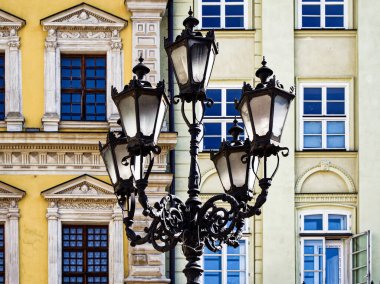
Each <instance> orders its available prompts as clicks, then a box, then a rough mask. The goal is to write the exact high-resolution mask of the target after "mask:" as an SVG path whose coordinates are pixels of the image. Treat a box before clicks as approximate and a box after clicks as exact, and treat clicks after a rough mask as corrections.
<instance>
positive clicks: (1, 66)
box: [0, 54, 5, 120]
mask: <svg viewBox="0 0 380 284" xmlns="http://www.w3.org/2000/svg"><path fill="white" fill-rule="evenodd" d="M4 118H5V58H4V54H0V120H4Z"/></svg>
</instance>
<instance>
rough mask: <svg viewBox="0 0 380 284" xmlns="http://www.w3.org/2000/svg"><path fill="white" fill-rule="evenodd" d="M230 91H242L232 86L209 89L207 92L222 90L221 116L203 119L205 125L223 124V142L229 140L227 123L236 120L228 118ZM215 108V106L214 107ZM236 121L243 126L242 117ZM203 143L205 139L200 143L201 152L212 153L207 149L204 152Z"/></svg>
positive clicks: (232, 117) (239, 87) (238, 87)
mask: <svg viewBox="0 0 380 284" xmlns="http://www.w3.org/2000/svg"><path fill="white" fill-rule="evenodd" d="M228 89H241V86H236V85H232V86H212V87H208V88H207V90H221V92H222V94H221V115H220V116H219V117H218V116H215V117H214V116H210V117H206V116H205V117H204V119H203V123H221V124H222V129H221V132H222V133H221V141H220V142H222V141H223V139H227V134H228V133H227V132H228V130H229V129H227V123H233V120H234V118H235V117H234V116H227V115H226V114H227V90H228ZM236 99H239V98H236ZM212 107H213V106H212ZM236 120H237V121H238V123H240V124H243V120H242V119H241V117H239V118H238V117H237V118H236ZM203 134H204V132H202V135H203ZM245 137H246V131H245V130H244V138H245ZM240 139H243V137H240ZM203 141H204V137H203V139H202V141H201V142H200V144H199V148H200V149H201V152H203V151H210V150H209V149H206V150H204V149H203Z"/></svg>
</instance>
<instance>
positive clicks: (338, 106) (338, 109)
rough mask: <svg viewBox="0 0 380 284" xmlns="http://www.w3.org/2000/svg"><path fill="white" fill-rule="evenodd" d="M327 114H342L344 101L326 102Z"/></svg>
mask: <svg viewBox="0 0 380 284" xmlns="http://www.w3.org/2000/svg"><path fill="white" fill-rule="evenodd" d="M327 114H344V102H327Z"/></svg>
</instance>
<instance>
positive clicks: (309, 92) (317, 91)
mask: <svg viewBox="0 0 380 284" xmlns="http://www.w3.org/2000/svg"><path fill="white" fill-rule="evenodd" d="M303 95H304V100H308V101H310V100H312V101H320V100H322V88H305V89H304V91H303Z"/></svg>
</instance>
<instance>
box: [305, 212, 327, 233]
mask: <svg viewBox="0 0 380 284" xmlns="http://www.w3.org/2000/svg"><path fill="white" fill-rule="evenodd" d="M304 230H305V231H318V230H323V218H322V214H314V215H305V216H304Z"/></svg>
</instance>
